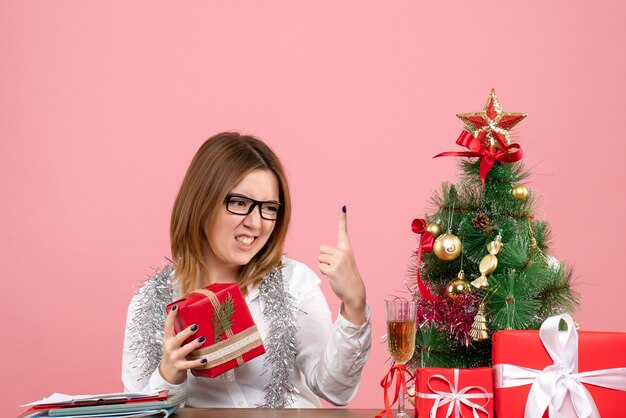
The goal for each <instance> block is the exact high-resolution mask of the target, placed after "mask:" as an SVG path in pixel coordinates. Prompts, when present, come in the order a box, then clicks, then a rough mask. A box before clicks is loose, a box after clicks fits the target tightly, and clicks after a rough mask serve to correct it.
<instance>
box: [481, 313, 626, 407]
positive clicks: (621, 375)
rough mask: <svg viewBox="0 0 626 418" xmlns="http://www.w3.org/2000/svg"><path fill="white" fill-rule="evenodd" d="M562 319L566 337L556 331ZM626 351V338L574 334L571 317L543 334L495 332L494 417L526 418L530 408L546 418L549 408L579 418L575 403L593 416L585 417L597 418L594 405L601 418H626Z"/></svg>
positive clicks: (547, 325) (549, 324) (552, 321)
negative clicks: (538, 378)
mask: <svg viewBox="0 0 626 418" xmlns="http://www.w3.org/2000/svg"><path fill="white" fill-rule="evenodd" d="M561 319H563V320H564V321H566V323H567V324H568V330H567V331H559V330H558V329H559V323H560V321H561ZM625 349H626V333H621V332H593V331H580V332H576V329H575V328H574V322H573V320H572V319H571V317H570V316H569V315H558V316H556V317H552V318H548V319H547V320H546V321H545V322H544V324H543V325H542V328H541V331H500V332H496V333H495V334H494V335H493V358H492V360H493V366H494V373H495V379H494V386H495V396H496V399H495V401H496V416H497V417H499V418H500V417H507V418H509V417H510V418H517V417H524V415H525V411H526V408H527V402H528V408H529V413H531V415H529V416H532V417H542V416H543V417H548V416H549V412H548V411H547V410H546V408H547V407H548V403H552V404H553V405H552V408H553V410H554V412H556V411H557V410H558V411H559V413H560V414H561V415H563V416H573V417H575V416H576V413H577V412H576V410H575V407H574V404H573V400H575V401H574V402H576V403H577V404H578V409H579V410H586V411H588V412H589V413H590V414H591V415H584V416H592V417H593V416H598V415H593V413H592V411H593V404H594V403H595V406H596V407H597V410H598V412H599V413H600V415H601V416H602V417H603V418H606V417H622V416H624V405H626V392H625V391H624V390H626V350H625ZM576 363H577V367H576ZM522 367H523V368H524V369H521V368H522ZM620 368H621V369H620ZM540 375H541V381H542V382H543V383H544V384H542V385H540V383H539V381H538V380H537V377H538V376H540ZM598 385H601V386H598ZM602 386H605V387H602ZM568 387H569V388H568ZM611 387H612V388H611ZM619 387H621V390H618V388H619ZM531 388H532V393H531ZM570 388H571V390H570ZM550 391H553V393H550ZM587 391H588V392H587ZM585 392H587V393H585ZM589 396H590V397H592V400H589Z"/></svg>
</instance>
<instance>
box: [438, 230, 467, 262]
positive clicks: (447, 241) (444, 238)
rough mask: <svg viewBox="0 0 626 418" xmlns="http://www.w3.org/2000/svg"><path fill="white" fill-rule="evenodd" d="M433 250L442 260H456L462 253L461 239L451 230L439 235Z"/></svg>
mask: <svg viewBox="0 0 626 418" xmlns="http://www.w3.org/2000/svg"><path fill="white" fill-rule="evenodd" d="M433 252H434V253H435V255H436V256H437V258H439V259H440V260H443V261H451V260H454V259H455V258H457V257H458V256H459V255H461V240H460V239H459V237H457V236H456V235H454V234H451V233H450V232H447V233H445V234H443V235H439V236H438V237H437V239H436V240H435V244H434V245H433Z"/></svg>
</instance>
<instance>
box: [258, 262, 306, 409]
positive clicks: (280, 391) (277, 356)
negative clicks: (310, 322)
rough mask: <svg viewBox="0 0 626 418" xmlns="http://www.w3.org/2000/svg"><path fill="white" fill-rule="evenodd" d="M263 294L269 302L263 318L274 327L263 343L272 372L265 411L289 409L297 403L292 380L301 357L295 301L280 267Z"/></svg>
mask: <svg viewBox="0 0 626 418" xmlns="http://www.w3.org/2000/svg"><path fill="white" fill-rule="evenodd" d="M259 293H260V296H261V297H262V298H263V300H264V302H265V308H264V309H263V318H264V319H265V320H266V321H269V324H270V325H269V331H268V335H267V338H266V339H265V341H263V345H264V346H265V351H266V355H265V364H264V365H265V368H266V370H270V371H271V373H272V375H271V378H270V382H269V383H268V384H267V385H266V386H265V403H264V404H263V405H261V408H285V407H288V406H289V405H290V404H291V403H292V402H293V400H294V399H293V398H294V397H293V393H294V390H295V388H294V386H293V383H292V382H291V380H290V379H289V372H290V371H291V370H293V369H294V367H295V359H296V354H297V349H296V332H297V326H296V316H295V301H294V299H293V296H291V294H290V293H289V292H288V291H287V289H286V288H285V283H284V280H283V274H282V271H281V270H279V269H276V268H275V269H274V270H272V271H271V272H270V274H268V275H267V276H266V277H265V278H264V279H263V282H262V283H261V289H260V291H259Z"/></svg>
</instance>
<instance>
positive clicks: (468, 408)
mask: <svg viewBox="0 0 626 418" xmlns="http://www.w3.org/2000/svg"><path fill="white" fill-rule="evenodd" d="M492 398H493V370H492V369H491V367H476V368H473V369H449V368H438V367H425V368H422V369H417V390H416V393H415V408H416V409H417V411H418V415H419V416H420V417H474V416H478V417H480V418H487V417H493V399H492ZM432 412H434V415H431V413H432Z"/></svg>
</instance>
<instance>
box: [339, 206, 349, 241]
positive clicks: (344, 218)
mask: <svg viewBox="0 0 626 418" xmlns="http://www.w3.org/2000/svg"><path fill="white" fill-rule="evenodd" d="M337 247H339V248H346V247H350V238H349V237H348V215H347V213H346V207H345V206H343V207H342V208H341V213H340V214H339V229H338V234H337Z"/></svg>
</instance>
